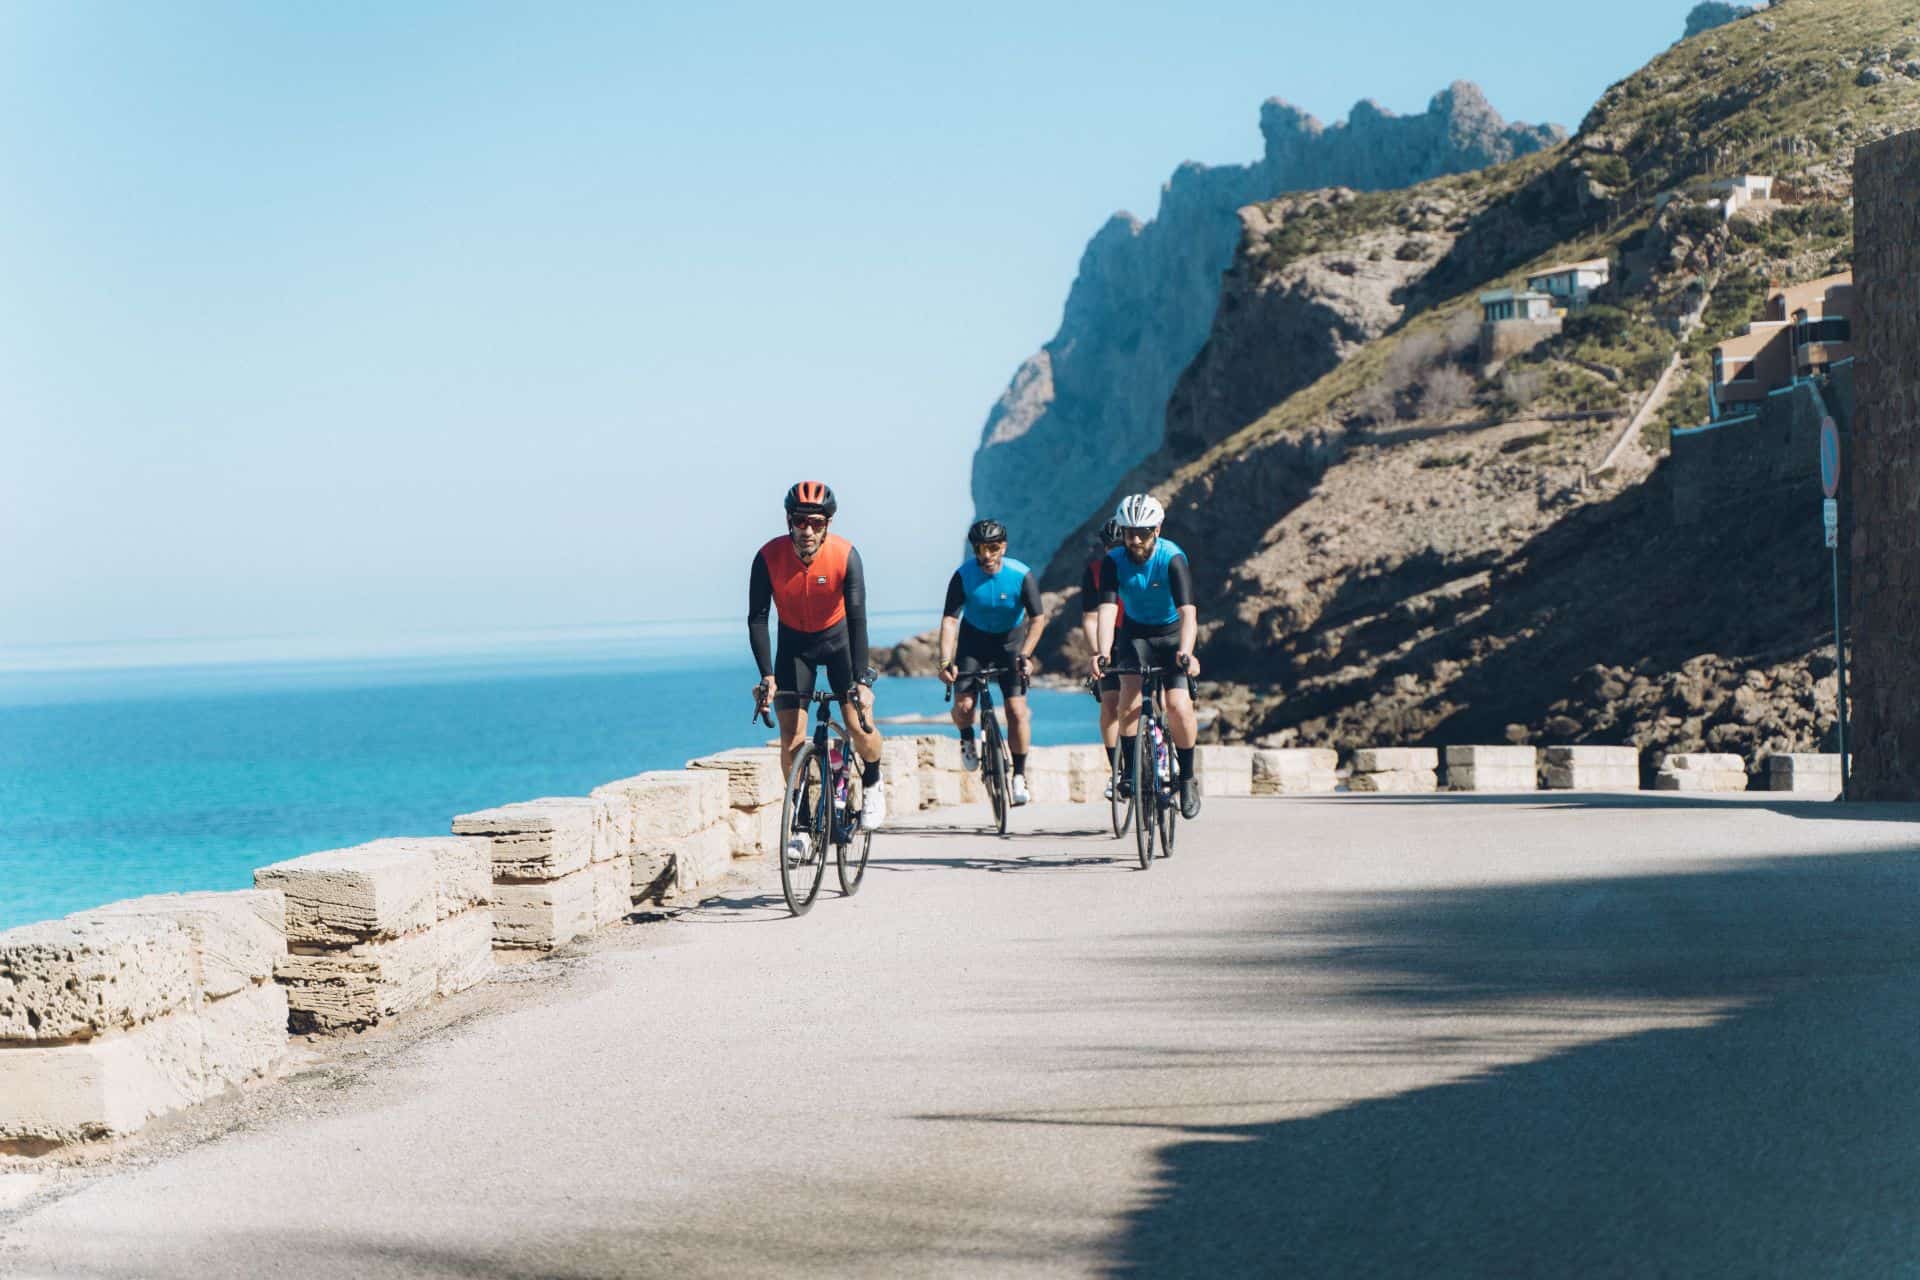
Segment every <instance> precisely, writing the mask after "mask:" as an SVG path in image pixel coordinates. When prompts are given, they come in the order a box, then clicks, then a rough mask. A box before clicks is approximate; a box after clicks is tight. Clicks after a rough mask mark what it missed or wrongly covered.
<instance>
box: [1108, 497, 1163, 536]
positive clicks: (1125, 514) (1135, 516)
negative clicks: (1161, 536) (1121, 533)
mask: <svg viewBox="0 0 1920 1280" xmlns="http://www.w3.org/2000/svg"><path fill="white" fill-rule="evenodd" d="M1113 518H1114V519H1115V520H1116V521H1118V522H1119V525H1120V527H1121V528H1122V529H1158V528H1159V527H1160V522H1161V521H1162V520H1165V519H1166V518H1167V509H1166V508H1165V507H1163V506H1161V505H1160V502H1159V500H1158V499H1156V498H1155V497H1154V496H1153V495H1152V494H1150V493H1130V494H1128V495H1127V496H1126V497H1124V498H1122V499H1120V505H1119V506H1117V507H1115V508H1114V509H1113Z"/></svg>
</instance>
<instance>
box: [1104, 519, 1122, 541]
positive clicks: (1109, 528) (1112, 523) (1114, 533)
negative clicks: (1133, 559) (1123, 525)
mask: <svg viewBox="0 0 1920 1280" xmlns="http://www.w3.org/2000/svg"><path fill="white" fill-rule="evenodd" d="M1100 545H1101V546H1103V547H1117V546H1119V545H1120V522H1119V521H1118V520H1109V521H1107V522H1106V523H1105V524H1103V525H1101V526H1100Z"/></svg>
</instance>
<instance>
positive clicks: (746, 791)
mask: <svg viewBox="0 0 1920 1280" xmlns="http://www.w3.org/2000/svg"><path fill="white" fill-rule="evenodd" d="M687 768H689V769H712V770H716V771H718V772H720V773H723V774H725V775H726V778H727V803H728V804H729V805H730V806H732V807H733V808H735V809H757V808H759V807H760V806H761V805H764V804H774V803H778V802H779V799H780V796H781V794H782V793H783V792H785V790H786V787H787V780H786V779H785V778H784V777H782V776H781V774H780V752H779V750H778V749H777V748H773V747H736V748H734V749H733V750H731V751H721V752H718V753H716V754H714V755H710V756H702V757H700V758H699V759H698V760H689V761H687Z"/></svg>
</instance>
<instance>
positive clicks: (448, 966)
mask: <svg viewBox="0 0 1920 1280" xmlns="http://www.w3.org/2000/svg"><path fill="white" fill-rule="evenodd" d="M433 932H434V934H435V937H434V944H435V947H436V948H437V950H438V955H437V956H436V957H435V959H434V967H433V990H434V994H435V995H440V996H451V995H457V994H458V993H460V992H462V991H465V990H467V989H468V988H469V987H477V986H479V985H480V984H481V983H483V982H485V981H486V980H487V979H488V978H490V977H492V976H493V970H494V963H493V908H492V907H490V906H487V907H475V908H474V909H473V910H471V911H463V912H461V913H460V914H459V915H457V916H454V917H452V918H450V919H447V920H442V921H441V922H440V923H439V924H437V925H435V926H434V927H433Z"/></svg>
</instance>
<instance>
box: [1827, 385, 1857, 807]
mask: <svg viewBox="0 0 1920 1280" xmlns="http://www.w3.org/2000/svg"><path fill="white" fill-rule="evenodd" d="M1820 487H1821V488H1822V489H1824V490H1825V491H1826V495H1827V496H1826V500H1825V501H1823V502H1822V503H1821V504H1820V524H1821V527H1822V528H1823V529H1824V531H1825V534H1826V543H1827V550H1828V552H1829V553H1830V554H1831V555H1832V557H1833V663H1834V671H1835V674H1836V676H1837V678H1838V681H1839V689H1838V693H1839V710H1840V727H1839V747H1840V795H1841V798H1842V799H1844V798H1845V797H1846V794H1847V788H1848V786H1849V784H1850V783H1851V781H1852V777H1851V770H1849V769H1848V767H1847V637H1846V634H1845V632H1843V631H1842V630H1841V624H1840V430H1839V428H1838V427H1836V426H1834V424H1833V419H1832V418H1831V417H1822V418H1821V419H1820Z"/></svg>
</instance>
